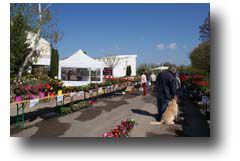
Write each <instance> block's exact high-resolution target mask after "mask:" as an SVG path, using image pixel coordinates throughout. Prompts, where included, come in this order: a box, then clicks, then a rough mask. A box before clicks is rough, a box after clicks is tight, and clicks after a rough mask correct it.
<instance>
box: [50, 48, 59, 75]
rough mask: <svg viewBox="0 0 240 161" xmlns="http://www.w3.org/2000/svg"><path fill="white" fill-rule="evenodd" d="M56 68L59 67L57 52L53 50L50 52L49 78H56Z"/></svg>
mask: <svg viewBox="0 0 240 161" xmlns="http://www.w3.org/2000/svg"><path fill="white" fill-rule="evenodd" d="M58 66H59V55H58V51H57V50H56V49H54V48H52V50H51V62H50V73H49V76H50V77H51V78H55V77H56V76H58Z"/></svg>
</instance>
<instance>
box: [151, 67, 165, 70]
mask: <svg viewBox="0 0 240 161" xmlns="http://www.w3.org/2000/svg"><path fill="white" fill-rule="evenodd" d="M166 69H168V67H166V66H160V67H157V68H152V69H151V70H166Z"/></svg>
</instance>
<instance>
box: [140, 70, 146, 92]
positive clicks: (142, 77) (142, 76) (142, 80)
mask: <svg viewBox="0 0 240 161" xmlns="http://www.w3.org/2000/svg"><path fill="white" fill-rule="evenodd" d="M141 86H142V88H143V95H144V96H146V94H147V76H146V74H145V73H142V74H141Z"/></svg>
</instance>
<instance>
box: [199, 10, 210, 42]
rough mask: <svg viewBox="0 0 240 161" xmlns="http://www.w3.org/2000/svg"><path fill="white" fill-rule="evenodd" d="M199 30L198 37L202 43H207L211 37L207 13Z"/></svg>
mask: <svg viewBox="0 0 240 161" xmlns="http://www.w3.org/2000/svg"><path fill="white" fill-rule="evenodd" d="M199 29H200V30H199V35H200V39H201V40H202V42H206V41H209V40H210V36H211V28H210V13H208V17H207V18H206V19H205V20H204V23H203V24H202V25H201V26H199Z"/></svg>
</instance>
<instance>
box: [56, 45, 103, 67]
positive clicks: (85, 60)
mask: <svg viewBox="0 0 240 161" xmlns="http://www.w3.org/2000/svg"><path fill="white" fill-rule="evenodd" d="M59 65H60V66H61V67H77V68H102V67H103V63H102V62H100V61H98V60H95V59H93V58H91V57H89V56H88V55H86V54H85V53H84V52H83V51H82V50H81V49H80V50H78V51H77V52H76V53H74V54H73V55H71V56H70V57H68V58H66V59H64V60H61V61H60V62H59Z"/></svg>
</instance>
